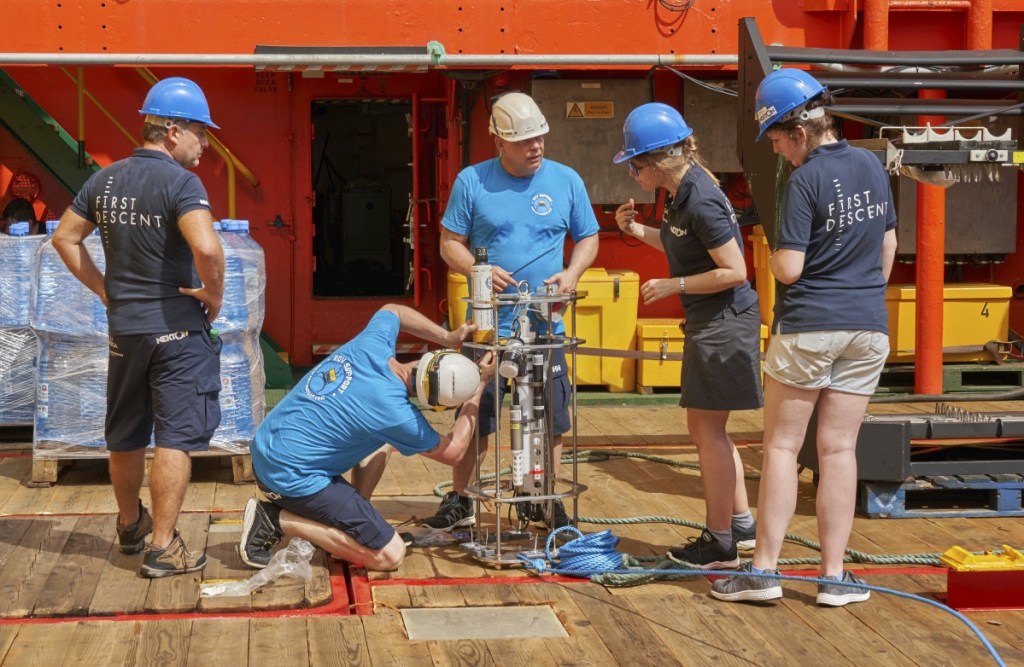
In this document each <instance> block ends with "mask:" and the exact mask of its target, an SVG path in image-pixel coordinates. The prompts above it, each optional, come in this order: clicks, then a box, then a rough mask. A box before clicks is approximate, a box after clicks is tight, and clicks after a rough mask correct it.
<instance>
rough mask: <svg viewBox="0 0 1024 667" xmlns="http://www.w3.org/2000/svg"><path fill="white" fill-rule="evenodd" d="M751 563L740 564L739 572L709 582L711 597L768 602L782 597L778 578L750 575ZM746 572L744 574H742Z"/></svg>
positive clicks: (735, 600)
mask: <svg viewBox="0 0 1024 667" xmlns="http://www.w3.org/2000/svg"><path fill="white" fill-rule="evenodd" d="M752 566H753V565H752V563H749V562H747V563H744V564H743V565H741V566H740V569H739V571H740V574H734V575H733V576H731V577H726V578H725V579H719V580H718V581H716V582H714V583H713V584H711V597H713V598H715V599H716V600H725V601H726V602H768V601H769V600H778V599H779V598H781V597H782V586H780V585H779V580H778V579H774V578H772V577H770V576H769V577H752V576H750V572H751V569H750V568H751V567H752ZM743 573H746V574H743ZM764 573H765V574H767V575H772V574H778V573H779V571H778V570H765V571H764Z"/></svg>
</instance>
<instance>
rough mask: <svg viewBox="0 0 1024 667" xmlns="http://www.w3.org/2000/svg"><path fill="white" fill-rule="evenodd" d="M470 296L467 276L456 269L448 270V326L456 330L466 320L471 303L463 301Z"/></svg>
mask: <svg viewBox="0 0 1024 667" xmlns="http://www.w3.org/2000/svg"><path fill="white" fill-rule="evenodd" d="M468 296H469V283H468V282H467V281H466V276H464V275H462V274H461V273H455V272H454V271H449V272H448V328H449V329H450V330H451V331H455V330H456V329H458V328H459V327H461V326H462V325H463V323H464V322H465V321H466V310H467V309H468V308H469V304H468V303H466V302H465V301H463V299H464V298H465V297H468Z"/></svg>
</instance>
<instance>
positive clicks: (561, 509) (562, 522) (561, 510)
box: [546, 498, 574, 530]
mask: <svg viewBox="0 0 1024 667" xmlns="http://www.w3.org/2000/svg"><path fill="white" fill-rule="evenodd" d="M546 523H547V524H548V528H550V529H551V530H555V529H556V528H563V527H565V526H572V525H574V522H573V520H572V519H570V518H569V515H568V514H566V513H565V504H563V503H562V501H561V499H559V498H555V499H554V500H552V501H551V520H550V521H546Z"/></svg>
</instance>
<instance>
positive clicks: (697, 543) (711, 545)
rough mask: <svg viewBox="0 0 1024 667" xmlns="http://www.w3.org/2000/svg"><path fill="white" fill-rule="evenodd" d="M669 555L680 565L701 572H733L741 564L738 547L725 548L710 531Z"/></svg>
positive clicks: (669, 552) (671, 551)
mask: <svg viewBox="0 0 1024 667" xmlns="http://www.w3.org/2000/svg"><path fill="white" fill-rule="evenodd" d="M667 555H668V557H669V558H670V559H671V560H674V561H675V562H677V563H679V564H680V565H685V566H686V567H693V568H697V569H700V570H731V569H733V568H736V567H739V564H740V558H739V556H738V555H737V554H736V545H735V544H733V545H732V546H730V547H729V548H728V549H725V548H723V547H722V545H721V544H719V543H718V540H716V539H715V536H714V535H712V534H711V531H709V530H704V532H702V533H701V534H700V537H691V538H690V542H689V544H687V545H686V546H682V547H672V548H671V549H669V550H668V554H667Z"/></svg>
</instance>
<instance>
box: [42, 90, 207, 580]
mask: <svg viewBox="0 0 1024 667" xmlns="http://www.w3.org/2000/svg"><path fill="white" fill-rule="evenodd" d="M139 113H140V114H142V115H143V116H144V117H145V120H144V122H143V126H142V136H143V140H144V144H143V146H142V147H141V148H137V149H135V152H134V153H132V155H131V156H130V157H128V158H126V159H124V160H120V161H118V162H115V163H114V164H112V165H110V166H108V167H106V168H104V169H102V170H101V171H99V172H97V173H96V174H94V175H93V176H92V177H90V178H89V180H88V181H87V182H86V183H85V185H84V186H83V187H82V190H81V191H80V192H79V193H78V196H77V197H75V200H74V202H73V203H72V204H71V206H70V207H69V208H68V209H67V211H65V213H64V215H63V216H62V217H61V221H60V226H59V227H58V228H57V231H56V232H55V233H54V236H53V246H54V248H55V249H56V250H57V252H58V253H60V256H61V258H62V259H63V260H64V262H65V263H66V264H67V265H68V268H69V269H70V270H71V272H72V273H73V274H74V275H75V277H76V278H78V279H79V280H80V281H82V283H84V284H85V285H86V286H87V287H88V288H89V289H91V290H92V291H93V292H95V293H96V294H97V295H99V297H100V298H101V299H102V300H103V303H104V304H106V306H107V320H108V323H109V333H110V336H109V341H110V352H109V357H108V359H109V364H108V372H107V415H106V426H105V434H104V435H105V437H106V446H107V450H108V452H109V454H110V462H109V464H110V479H111V482H112V483H113V486H114V495H115V497H116V499H117V507H118V517H117V538H118V546H119V548H120V550H121V552H122V553H129V554H134V553H139V552H140V551H142V550H143V549H145V552H146V553H145V556H144V559H143V563H142V570H141V571H142V575H143V576H145V577H165V576H169V575H175V574H184V573H187V572H195V571H198V570H201V569H202V568H203V567H205V565H206V554H205V553H203V552H193V551H189V550H188V548H186V546H185V543H184V541H183V540H182V538H181V535H180V534H179V533H178V531H177V529H176V525H177V521H178V514H179V512H180V511H181V504H182V500H183V498H184V495H185V492H186V490H187V488H188V483H189V478H190V476H191V470H192V467H191V458H190V455H191V453H192V452H201V451H205V450H207V449H208V448H209V445H210V438H211V437H212V436H213V432H214V430H215V429H216V428H217V426H218V424H219V423H220V404H219V402H218V394H219V391H220V386H221V384H220V340H219V339H218V338H217V336H216V334H215V333H214V332H213V331H212V330H211V327H210V323H211V322H213V320H214V319H216V317H217V313H218V311H219V310H220V307H221V301H222V299H223V296H224V254H223V252H222V250H221V245H220V242H219V241H218V239H217V236H216V234H215V233H214V231H213V221H214V218H213V215H212V214H211V212H210V202H209V198H208V197H207V194H206V189H205V188H204V187H203V184H202V182H201V181H200V180H199V177H198V176H196V175H195V174H194V173H192V172H190V171H188V169H191V168H193V167H195V166H196V165H198V164H199V159H200V157H201V156H202V154H203V150H204V149H205V148H206V147H207V146H208V145H209V142H208V140H207V137H206V129H207V128H208V127H214V128H216V127H217V125H215V124H214V122H213V121H212V120H211V119H210V108H209V105H208V104H207V102H206V96H205V95H204V94H203V91H202V90H201V89H200V88H199V86H197V85H196V84H195V83H194V82H192V81H190V80H188V79H183V78H180V77H172V78H168V79H164V80H162V81H159V82H157V83H156V84H155V85H154V86H153V87H152V88H151V89H150V91H149V94H148V95H146V99H145V102H143V105H142V108H141V109H140V110H139ZM97 227H98V228H99V230H100V235H101V237H102V239H103V250H104V254H105V256H106V274H104V273H101V272H100V271H99V269H98V268H97V266H96V264H95V263H94V261H93V259H92V258H91V257H90V256H89V253H88V251H87V250H86V248H85V245H84V243H83V241H84V240H85V238H86V237H87V236H89V234H90V233H92V232H93V230H94V229H96V228H97ZM194 275H198V277H199V282H198V284H196V282H194V278H193V276H194ZM151 441H152V442H154V443H155V445H156V451H155V453H154V455H153V467H152V472H151V475H150V483H149V488H150V493H151V495H152V499H153V514H152V516H151V515H150V514H149V512H148V511H147V510H146V508H145V507H144V506H143V505H142V501H141V500H140V498H139V493H140V491H141V487H142V481H143V474H144V470H145V468H144V466H145V460H146V454H147V449H148V446H149V444H150V442H151ZM150 533H152V538H151V540H150V543H149V544H148V545H147V544H146V536H147V535H149V534H150Z"/></svg>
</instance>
